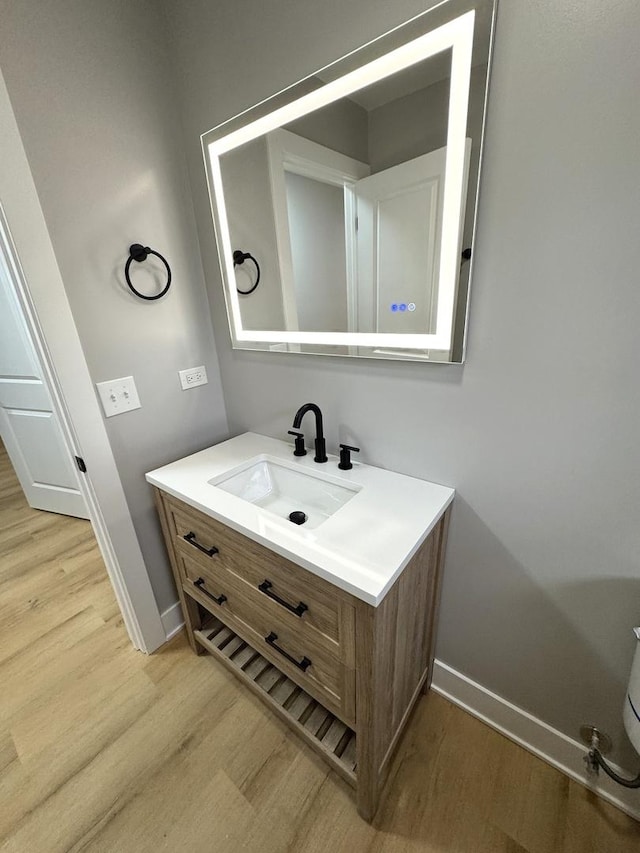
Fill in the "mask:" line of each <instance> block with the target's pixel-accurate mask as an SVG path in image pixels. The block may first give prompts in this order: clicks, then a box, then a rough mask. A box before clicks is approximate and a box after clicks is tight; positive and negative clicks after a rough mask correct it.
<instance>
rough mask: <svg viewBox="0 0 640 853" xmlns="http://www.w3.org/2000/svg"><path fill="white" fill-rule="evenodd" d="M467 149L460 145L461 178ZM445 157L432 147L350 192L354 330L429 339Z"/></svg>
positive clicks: (433, 319) (435, 299)
mask: <svg viewBox="0 0 640 853" xmlns="http://www.w3.org/2000/svg"><path fill="white" fill-rule="evenodd" d="M470 150H471V146H470V140H467V151H466V163H467V167H466V169H465V173H466V171H467V170H468V162H469V154H470ZM446 153H447V149H446V148H439V149H438V150H436V151H432V152H430V153H429V154H423V155H421V156H420V157H416V158H414V159H413V160H408V161H407V162H406V163H400V164H399V165H398V166H392V167H390V168H389V169H385V170H384V171H382V172H376V173H375V174H374V175H371V176H369V177H366V178H363V179H362V180H359V181H358V182H357V184H356V186H355V193H356V197H357V216H358V231H357V257H358V276H357V279H358V285H357V301H358V331H361V332H385V333H386V332H392V333H401V332H407V333H412V334H427V333H429V334H433V333H434V332H435V326H436V314H437V308H438V287H437V282H438V270H439V266H440V242H441V236H442V208H443V202H444V183H445V166H446ZM465 181H466V177H465ZM465 185H466V184H465ZM462 207H463V211H462V215H461V219H462V217H463V216H464V204H463V205H462Z"/></svg>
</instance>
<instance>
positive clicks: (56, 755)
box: [0, 445, 640, 853]
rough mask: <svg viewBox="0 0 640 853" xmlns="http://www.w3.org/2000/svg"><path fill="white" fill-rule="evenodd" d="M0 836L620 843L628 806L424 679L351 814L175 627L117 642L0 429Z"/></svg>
mask: <svg viewBox="0 0 640 853" xmlns="http://www.w3.org/2000/svg"><path fill="white" fill-rule="evenodd" d="M0 850H2V851H3V852H4V851H15V853H54V851H93V853H97V851H105V853H107V851H109V853H110V852H111V851H117V853H147V851H149V853H152V851H153V853H157V851H171V853H181V851H189V853H191V851H194V853H195V851H198V853H209V851H215V853H236V851H250V853H253V851H255V853H258V851H259V852H260V853H287V852H288V851H291V853H311V851H318V853H334V851H338V853H339V852H340V851H348V853H360V851H371V853H373V851H376V852H377V853H391V851H393V853H396V852H397V851H432V853H523V851H524V852H525V853H560V851H562V853H564V851H566V853H590V851H592V853H631V851H634V852H635V853H638V851H639V850H640V825H639V824H637V823H635V822H634V821H632V820H631V819H629V818H627V817H625V816H624V815H623V814H621V813H620V812H619V811H617V810H616V809H614V808H612V807H610V806H608V805H607V804H605V803H603V802H602V801H601V800H598V799H597V798H595V797H593V796H592V795H590V794H588V793H587V792H586V791H585V789H583V788H582V787H581V786H579V785H577V784H575V783H573V782H570V781H569V780H568V779H567V778H566V777H564V776H562V775H561V774H560V773H558V772H556V771H555V770H553V769H551V768H550V767H548V766H547V765H545V764H543V763H542V762H541V761H538V760H537V759H536V758H534V757H533V756H531V755H529V754H528V753H527V752H525V751H524V750H522V749H520V748H519V747H517V746H515V745H514V744H512V743H510V742H509V741H507V740H505V739H504V738H503V737H501V736H500V735H498V734H497V733H496V732H494V731H492V730H491V729H489V728H487V727H486V726H484V725H482V724H481V723H479V722H478V721H477V720H475V719H473V718H472V717H470V716H468V715H467V714H465V713H463V712H462V711H460V710H459V709H457V708H455V707H453V706H452V705H450V704H448V703H447V702H445V701H444V700H443V699H442V698H440V697H438V696H436V695H434V694H431V695H429V696H428V697H424V698H423V699H421V700H420V702H419V705H418V708H417V711H416V713H415V715H414V718H413V721H412V724H411V726H410V730H409V732H408V735H407V737H406V738H405V740H404V742H403V743H402V745H401V748H400V754H399V757H398V760H397V761H396V764H395V767H394V770H393V776H392V781H391V785H390V788H389V790H388V795H387V797H386V799H385V801H384V804H383V806H382V809H381V811H380V812H379V814H378V818H377V820H376V823H375V826H373V827H372V826H369V825H367V824H366V823H364V822H363V821H362V820H361V819H360V818H359V817H358V816H357V814H356V810H355V806H354V803H353V800H352V797H351V794H350V791H349V789H348V787H347V786H346V785H345V784H343V783H342V782H341V781H340V780H339V779H338V778H337V777H336V776H335V775H334V774H333V773H331V772H329V771H328V769H327V768H326V766H325V765H324V764H323V763H322V762H321V761H320V759H317V758H316V756H315V755H313V754H311V752H310V751H309V750H308V749H306V748H305V747H304V746H302V744H301V743H300V742H299V741H298V740H297V739H296V737H295V736H294V735H293V734H290V733H288V731H287V730H286V729H285V728H284V727H283V726H282V725H280V724H279V723H278V722H276V720H275V719H274V718H273V717H272V716H271V715H270V714H269V712H268V711H267V710H266V709H265V708H263V706H262V705H261V704H260V703H259V702H258V700H257V699H254V698H253V697H252V696H251V695H250V694H249V693H248V692H246V691H245V690H244V689H242V687H241V686H240V685H239V684H238V683H237V682H236V681H235V680H234V678H233V677H232V676H231V675H230V674H227V673H226V671H224V670H223V669H222V668H221V667H219V666H217V665H216V664H215V663H213V662H212V661H211V660H210V659H208V658H206V657H196V656H195V655H193V654H192V652H191V651H190V650H189V649H188V647H187V644H186V642H185V640H184V639H183V637H182V636H179V637H177V638H176V639H175V640H174V641H173V642H172V643H170V644H169V645H168V646H167V647H165V649H164V650H163V651H162V652H161V653H158V654H155V655H153V656H152V657H145V656H144V655H142V654H140V653H137V652H135V651H133V649H132V648H131V646H130V644H129V641H128V639H127V635H126V633H125V630H124V628H123V626H122V623H121V620H120V616H119V613H118V611H117V608H116V605H115V602H114V599H113V595H112V593H111V588H110V586H109V584H108V582H107V578H106V573H105V570H104V566H103V565H102V562H101V559H100V556H99V554H98V551H97V548H96V545H95V540H94V538H93V535H92V533H91V528H90V526H89V523H88V522H85V521H79V520H75V519H70V518H64V517H62V516H56V515H52V514H48V513H41V512H37V511H33V510H30V509H29V508H28V507H27V505H26V503H25V501H24V498H23V496H22V493H21V491H20V489H19V487H18V484H17V481H16V480H15V477H14V475H13V472H12V470H11V468H10V466H9V464H8V461H7V459H6V456H5V455H4V454H3V453H2V451H1V445H0Z"/></svg>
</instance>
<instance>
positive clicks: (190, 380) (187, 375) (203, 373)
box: [178, 365, 209, 391]
mask: <svg viewBox="0 0 640 853" xmlns="http://www.w3.org/2000/svg"><path fill="white" fill-rule="evenodd" d="M178 376H179V377H180V384H181V385H182V390H183V391H186V390H187V388H195V386H196V385H206V384H207V382H208V381H209V380H208V379H207V370H206V368H205V366H204V365H201V366H200V367H190V368H189V369H188V370H180V371H178Z"/></svg>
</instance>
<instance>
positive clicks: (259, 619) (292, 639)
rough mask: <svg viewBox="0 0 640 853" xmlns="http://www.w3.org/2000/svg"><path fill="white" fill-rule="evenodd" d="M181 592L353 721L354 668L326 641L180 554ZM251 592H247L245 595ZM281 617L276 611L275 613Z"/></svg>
mask: <svg viewBox="0 0 640 853" xmlns="http://www.w3.org/2000/svg"><path fill="white" fill-rule="evenodd" d="M178 563H179V566H180V573H181V575H182V578H183V583H182V587H183V589H184V591H185V592H186V593H187V594H188V595H190V596H191V597H192V598H195V599H196V601H199V602H200V603H201V604H202V605H203V606H204V607H205V608H206V609H207V610H209V611H210V612H211V613H213V614H214V615H215V616H217V617H218V618H220V619H222V621H223V622H226V623H227V624H228V625H229V627H231V628H233V629H234V630H235V631H237V633H238V634H239V635H240V636H241V637H242V638H243V639H244V640H245V641H246V642H247V643H249V644H250V645H251V646H253V647H254V648H255V649H257V650H258V651H259V652H260V653H261V654H262V655H264V657H266V658H267V659H270V660H271V661H272V662H273V663H274V664H275V665H276V666H277V667H278V668H279V669H280V670H282V672H284V673H285V674H286V675H288V676H289V677H290V678H291V679H292V680H293V681H295V682H296V683H297V684H298V685H299V686H300V687H302V688H303V689H305V690H307V691H308V692H309V693H310V694H311V695H313V696H315V698H317V699H318V700H319V701H321V702H324V703H325V704H328V705H329V706H330V707H331V709H333V710H334V711H335V712H336V713H338V714H339V716H340V717H341V718H342V719H344V721H345V722H347V723H349V722H354V696H355V672H354V669H353V666H352V665H351V666H348V665H347V664H346V663H345V662H344V661H342V660H340V658H339V657H338V656H337V655H336V654H335V652H334V650H333V649H329V648H327V645H326V643H325V642H323V641H322V639H321V638H319V637H318V636H315V637H314V636H313V635H311V634H310V633H309V632H308V631H307V632H305V631H301V630H300V627H299V625H297V624H296V625H290V624H286V621H285V620H282V619H280V618H277V617H274V616H273V614H272V613H270V612H269V611H268V610H267V608H265V607H263V605H262V601H261V600H260V599H259V598H258V596H257V595H256V596H255V597H254V594H253V593H252V591H250V590H249V591H248V590H247V589H246V585H244V584H242V583H241V582H239V581H238V580H237V578H234V576H233V575H232V574H231V573H230V572H227V571H226V569H224V568H222V566H220V565H219V564H218V565H217V566H216V565H214V566H211V567H204V566H202V563H201V561H200V560H196V559H192V558H191V557H187V556H185V555H184V554H182V553H180V554H178ZM248 592H249V594H247V593H248ZM278 615H279V614H278Z"/></svg>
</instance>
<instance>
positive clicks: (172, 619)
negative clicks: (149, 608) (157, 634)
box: [160, 601, 184, 641]
mask: <svg viewBox="0 0 640 853" xmlns="http://www.w3.org/2000/svg"><path fill="white" fill-rule="evenodd" d="M160 618H161V619H162V627H163V628H164V633H165V634H166V637H167V641H169V640H170V639H171V638H172V637H175V635H176V634H177V633H178V631H179V630H180V629H181V628H182V626H183V625H184V617H183V615H182V608H181V607H180V602H179V601H176V603H175V604H172V605H171V607H167V609H166V610H165V611H164V612H163V613H161V614H160Z"/></svg>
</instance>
